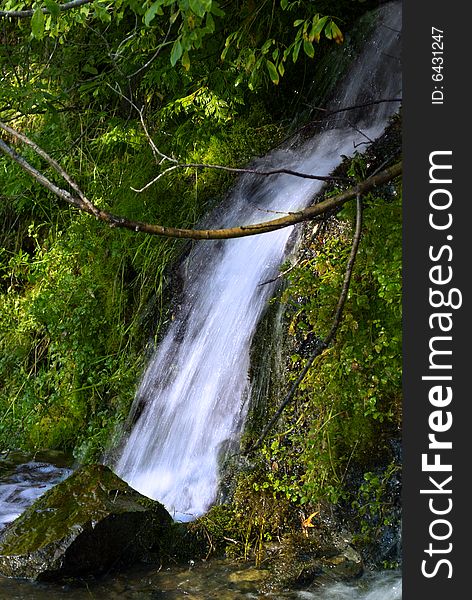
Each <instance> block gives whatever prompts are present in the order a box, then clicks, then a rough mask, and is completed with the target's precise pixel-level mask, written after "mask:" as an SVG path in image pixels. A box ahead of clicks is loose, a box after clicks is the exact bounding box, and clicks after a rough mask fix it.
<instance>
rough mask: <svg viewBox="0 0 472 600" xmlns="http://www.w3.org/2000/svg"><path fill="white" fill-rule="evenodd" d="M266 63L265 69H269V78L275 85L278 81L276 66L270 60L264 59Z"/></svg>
mask: <svg viewBox="0 0 472 600" xmlns="http://www.w3.org/2000/svg"><path fill="white" fill-rule="evenodd" d="M266 65H267V70H268V71H269V75H270V78H271V79H272V82H273V83H275V85H277V84H278V83H279V73H278V71H277V68H276V66H275V65H274V63H273V62H271V61H270V60H267V61H266Z"/></svg>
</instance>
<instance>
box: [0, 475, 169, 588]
mask: <svg viewBox="0 0 472 600" xmlns="http://www.w3.org/2000/svg"><path fill="white" fill-rule="evenodd" d="M171 525H172V518H171V516H170V515H169V513H168V512H167V511H166V510H165V508H164V507H163V506H162V504H160V503H159V502H156V501H154V500H150V499H149V498H146V497H145V496H142V495H141V494H139V493H138V492H136V491H134V490H133V489H132V488H130V487H129V486H128V485H127V484H126V483H125V482H124V481H122V480H121V479H120V478H119V477H117V476H116V475H115V474H114V473H113V472H112V471H111V470H110V469H109V468H108V467H105V466H102V465H88V466H84V467H81V468H79V469H78V470H77V471H75V472H74V473H73V474H72V475H71V476H70V477H68V478H67V479H65V480H64V481H63V482H61V483H60V484H58V485H57V486H55V487H54V488H52V489H51V490H49V491H48V492H46V493H45V494H44V495H43V496H41V498H39V499H38V500H37V501H36V502H35V503H34V504H32V505H31V506H30V507H29V508H28V509H27V510H26V511H25V512H24V513H23V514H22V515H21V516H20V517H19V518H18V519H16V520H15V521H13V522H12V523H11V524H10V525H9V526H8V527H7V528H6V530H5V532H4V533H3V535H2V537H1V538H0V574H2V575H4V576H6V577H22V578H28V579H37V580H54V579H61V578H65V577H77V576H83V575H92V574H94V575H95V574H100V573H104V572H106V571H108V570H110V569H114V568H117V567H121V566H123V565H127V564H130V563H132V562H134V561H136V560H139V559H145V558H148V557H149V556H150V555H151V556H152V557H153V558H154V559H155V558H156V557H158V556H159V554H160V552H161V550H162V546H163V544H164V542H167V538H168V536H169V534H170V531H171Z"/></svg>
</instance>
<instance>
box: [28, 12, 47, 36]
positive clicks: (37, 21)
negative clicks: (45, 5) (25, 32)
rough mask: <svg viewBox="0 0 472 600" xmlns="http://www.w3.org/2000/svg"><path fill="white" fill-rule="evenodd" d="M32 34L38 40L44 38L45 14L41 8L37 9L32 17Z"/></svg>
mask: <svg viewBox="0 0 472 600" xmlns="http://www.w3.org/2000/svg"><path fill="white" fill-rule="evenodd" d="M31 33H32V34H33V37H35V38H36V39H38V40H41V39H42V38H43V37H44V13H43V11H42V10H41V9H40V8H37V9H36V10H35V11H34V13H33V16H32V17H31Z"/></svg>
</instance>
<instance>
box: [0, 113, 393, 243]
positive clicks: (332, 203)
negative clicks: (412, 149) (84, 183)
mask: <svg viewBox="0 0 472 600" xmlns="http://www.w3.org/2000/svg"><path fill="white" fill-rule="evenodd" d="M0 129H3V130H4V131H5V132H6V133H8V134H9V135H10V136H12V137H14V138H16V139H17V140H19V141H21V142H22V143H24V144H26V145H28V146H29V147H30V148H32V149H33V150H34V151H35V152H36V153H37V154H38V155H39V156H41V158H42V159H43V160H45V161H46V162H47V163H48V164H49V166H50V167H52V168H53V169H54V170H55V171H56V172H57V173H58V174H59V175H60V176H61V177H62V178H63V179H64V180H65V181H66V182H67V184H68V185H69V186H70V188H71V189H72V190H73V193H71V192H70V191H68V190H66V189H63V188H61V187H59V186H58V185H56V184H55V183H53V182H52V181H51V180H50V179H48V178H47V177H46V176H45V175H44V174H43V173H41V172H40V171H38V170H37V169H36V168H35V167H33V166H32V165H30V163H28V162H27V161H26V160H25V158H24V157H23V156H21V155H20V154H18V153H17V152H16V151H15V150H14V149H13V148H12V147H11V146H9V145H8V144H7V143H6V142H5V141H4V140H2V139H0V150H2V151H3V152H4V153H5V154H6V155H7V156H8V157H10V158H11V159H12V160H13V161H14V162H16V163H17V164H18V165H19V166H20V167H21V168H22V169H23V170H24V171H26V172H27V173H28V174H29V175H31V176H32V177H33V178H34V179H35V180H36V181H37V182H38V183H40V184H41V185H42V186H43V187H44V188H46V189H47V190H49V191H50V192H52V193H53V194H55V195H56V196H57V197H58V198H61V199H62V200H64V201H65V202H67V203H69V204H71V205H72V206H74V207H75V208H77V209H79V210H81V211H84V212H86V213H89V214H91V215H93V216H94V217H95V218H96V219H99V220H100V221H103V222H104V223H106V224H108V225H109V226H110V227H120V228H124V229H130V230H132V231H135V232H141V233H147V234H150V235H158V236H163V237H170V238H183V239H192V240H221V239H229V238H238V237H246V236H249V235H258V234H260V233H268V232H270V231H276V230H278V229H283V228H284V227H289V226H291V225H296V224H297V223H302V222H304V221H309V220H311V219H314V218H316V217H319V216H320V215H322V214H324V213H327V212H329V211H332V210H333V209H335V208H339V207H341V206H342V205H343V204H345V203H346V202H347V201H348V200H351V199H352V198H356V197H359V196H361V195H363V194H365V193H367V192H370V191H371V190H372V189H374V188H375V187H377V186H380V185H383V184H384V183H387V182H389V181H391V180H392V179H394V178H395V177H397V176H398V175H400V174H401V172H402V163H401V162H398V163H396V164H395V165H393V166H391V167H388V168H387V169H384V170H383V171H381V172H380V173H377V174H376V175H374V176H372V177H369V178H367V179H365V180H364V181H362V182H361V183H358V184H357V185H355V186H353V187H351V188H349V189H348V190H346V191H344V192H341V193H339V194H337V195H335V196H332V197H330V198H327V199H325V200H323V201H321V202H318V203H316V204H312V205H311V206H309V207H308V208H305V209H303V210H300V211H297V212H291V213H289V214H287V215H286V216H284V217H280V218H278V219H273V220H271V221H266V222H265V223H255V224H252V225H239V226H237V227H230V228H227V229H180V228H178V227H166V226H164V225H159V224H152V223H146V222H143V221H133V220H131V219H127V218H125V217H122V216H119V215H115V214H113V213H111V212H108V211H106V210H102V209H100V208H98V207H97V206H95V205H94V204H93V203H92V202H91V201H90V200H88V198H87V197H86V195H85V194H84V193H83V192H82V191H81V189H80V188H79V186H78V185H77V183H76V182H75V181H74V180H73V179H72V177H70V175H68V174H67V173H66V172H65V171H64V169H62V167H61V166H60V165H59V164H58V163H57V161H55V160H54V159H53V158H52V157H51V156H49V154H47V152H45V151H44V150H43V149H42V148H40V147H39V146H38V145H37V144H36V143H35V142H33V141H32V140H30V139H29V138H28V137H26V136H25V135H24V134H21V133H19V132H18V131H16V130H15V129H13V128H12V127H9V126H8V125H6V124H4V123H2V122H0ZM279 172H280V171H279ZM291 174H292V175H295V173H291ZM297 176H304V177H307V176H308V177H309V175H308V174H297Z"/></svg>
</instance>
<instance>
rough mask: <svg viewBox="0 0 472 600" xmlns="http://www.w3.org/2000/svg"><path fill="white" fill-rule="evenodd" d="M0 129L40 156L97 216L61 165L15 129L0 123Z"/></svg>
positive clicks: (95, 210)
mask: <svg viewBox="0 0 472 600" xmlns="http://www.w3.org/2000/svg"><path fill="white" fill-rule="evenodd" d="M0 129H3V130H4V131H6V132H7V133H9V134H10V135H13V136H15V137H16V138H17V139H19V140H20V141H22V142H23V143H24V144H26V145H27V146H29V147H30V148H32V149H33V150H34V151H35V152H36V154H38V155H39V156H41V158H43V159H44V160H45V161H46V162H47V163H48V164H49V165H50V166H51V167H52V168H53V169H54V170H55V171H56V173H58V174H59V175H60V176H61V177H62V178H63V179H64V180H65V181H66V182H67V183H68V184H69V185H70V187H71V188H72V189H73V190H74V191H75V192H76V194H77V195H78V196H79V198H80V199H81V200H82V202H83V204H84V205H85V206H86V207H87V208H88V210H89V212H91V213H92V214H94V215H97V214H98V212H99V211H98V209H97V208H96V207H95V206H94V205H93V204H92V203H91V202H90V201H89V200H88V199H87V197H86V196H85V194H84V193H83V192H82V190H81V189H80V188H79V186H78V185H77V183H76V182H75V181H74V180H73V179H72V177H71V176H70V175H69V174H68V173H67V172H66V171H65V170H64V169H63V168H62V167H61V165H60V164H59V163H58V162H57V161H56V160H54V159H53V158H52V157H51V156H49V154H48V153H47V152H45V151H44V150H43V149H42V148H40V147H39V146H38V145H37V144H36V143H35V142H33V141H32V140H30V139H29V138H28V137H26V136H25V135H23V134H22V133H19V132H18V131H16V130H15V129H12V128H11V127H9V126H8V125H5V123H2V122H1V121H0ZM45 179H46V178H45ZM47 181H48V183H51V182H49V180H47ZM58 189H59V188H58Z"/></svg>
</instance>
